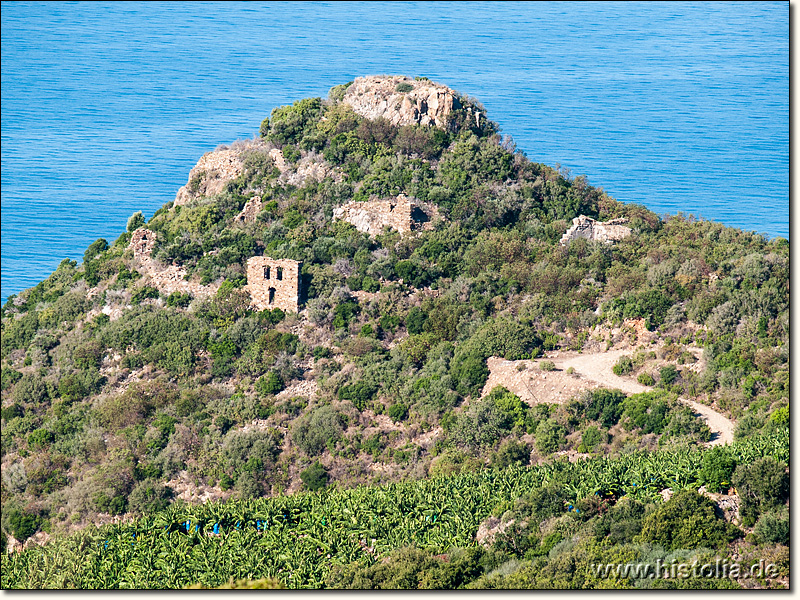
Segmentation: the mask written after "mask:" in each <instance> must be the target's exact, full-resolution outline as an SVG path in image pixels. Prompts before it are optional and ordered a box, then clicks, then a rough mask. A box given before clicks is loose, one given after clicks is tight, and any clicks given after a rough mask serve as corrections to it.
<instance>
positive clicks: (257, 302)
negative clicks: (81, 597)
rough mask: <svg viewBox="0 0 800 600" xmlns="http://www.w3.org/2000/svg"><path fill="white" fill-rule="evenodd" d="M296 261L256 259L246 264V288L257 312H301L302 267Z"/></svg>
mask: <svg viewBox="0 0 800 600" xmlns="http://www.w3.org/2000/svg"><path fill="white" fill-rule="evenodd" d="M302 265H303V263H300V262H297V261H296V260H288V259H283V260H275V259H272V258H269V257H268V256H253V257H251V258H250V259H248V261H247V287H246V288H245V289H246V290H247V292H248V293H249V294H250V298H251V306H253V308H255V309H257V310H265V309H270V310H272V309H274V308H280V309H281V310H283V311H286V312H298V311H299V306H300V267H301V266H302Z"/></svg>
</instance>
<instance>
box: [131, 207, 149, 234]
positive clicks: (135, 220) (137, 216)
mask: <svg viewBox="0 0 800 600" xmlns="http://www.w3.org/2000/svg"><path fill="white" fill-rule="evenodd" d="M144 224H145V220H144V215H143V214H142V211H140V210H137V211H136V212H135V213H133V214H132V215H131V216H130V217H129V218H128V227H127V229H128V232H129V233H133V232H134V231H136V230H137V229H139V227H144Z"/></svg>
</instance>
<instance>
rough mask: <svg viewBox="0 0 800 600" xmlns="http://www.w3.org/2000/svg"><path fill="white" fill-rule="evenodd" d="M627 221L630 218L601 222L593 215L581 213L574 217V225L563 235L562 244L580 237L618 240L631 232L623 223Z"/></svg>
mask: <svg viewBox="0 0 800 600" xmlns="http://www.w3.org/2000/svg"><path fill="white" fill-rule="evenodd" d="M627 222H628V219H612V220H611V221H605V222H600V221H596V220H594V219H592V218H591V217H587V216H584V215H580V216H579V217H575V218H574V219H572V227H570V228H569V229H567V232H566V233H565V234H564V235H563V236H561V245H562V246H567V245H569V243H570V242H571V241H572V240H576V239H578V238H584V239H587V240H590V241H594V242H604V243H606V244H611V243H613V242H618V241H619V240H621V239H623V238H626V237H628V236H629V235H630V234H631V228H630V227H625V226H624V225H623V223H627Z"/></svg>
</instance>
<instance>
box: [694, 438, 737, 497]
mask: <svg viewBox="0 0 800 600" xmlns="http://www.w3.org/2000/svg"><path fill="white" fill-rule="evenodd" d="M735 469H736V459H735V458H734V457H733V456H732V455H731V454H730V453H729V452H726V451H725V450H724V449H723V448H720V447H719V446H716V447H714V448H711V449H710V450H708V451H707V452H706V453H705V454H704V455H703V466H702V467H701V469H700V473H699V474H698V475H699V477H700V481H702V482H703V484H704V485H705V486H706V488H707V489H708V490H709V491H710V492H717V493H725V492H727V491H728V488H730V487H731V478H732V477H733V472H734V470H735Z"/></svg>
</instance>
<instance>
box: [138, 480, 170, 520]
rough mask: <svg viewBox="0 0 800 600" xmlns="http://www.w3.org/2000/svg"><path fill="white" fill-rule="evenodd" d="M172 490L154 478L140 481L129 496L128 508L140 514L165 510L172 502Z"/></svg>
mask: <svg viewBox="0 0 800 600" xmlns="http://www.w3.org/2000/svg"><path fill="white" fill-rule="evenodd" d="M171 498H172V490H171V489H170V488H169V487H167V486H165V485H163V484H161V483H159V482H158V481H155V480H153V479H144V480H142V481H140V482H138V483H137V484H136V485H135V486H133V489H132V490H131V493H130V496H128V510H130V511H132V512H136V513H140V514H152V513H156V512H158V511H161V510H164V509H165V508H166V507H167V506H169V504H170V499H171Z"/></svg>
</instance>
